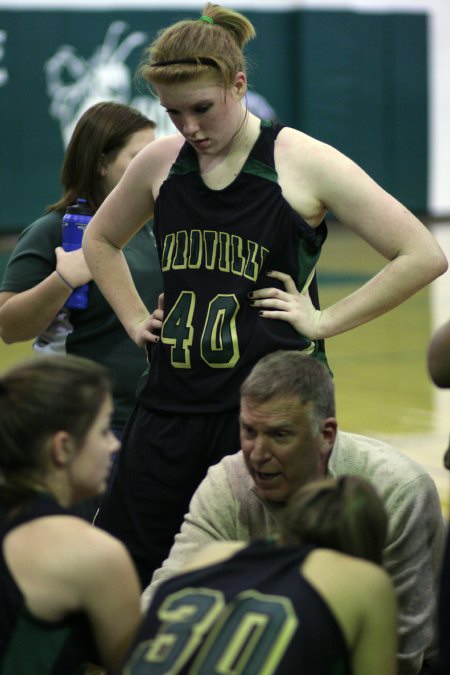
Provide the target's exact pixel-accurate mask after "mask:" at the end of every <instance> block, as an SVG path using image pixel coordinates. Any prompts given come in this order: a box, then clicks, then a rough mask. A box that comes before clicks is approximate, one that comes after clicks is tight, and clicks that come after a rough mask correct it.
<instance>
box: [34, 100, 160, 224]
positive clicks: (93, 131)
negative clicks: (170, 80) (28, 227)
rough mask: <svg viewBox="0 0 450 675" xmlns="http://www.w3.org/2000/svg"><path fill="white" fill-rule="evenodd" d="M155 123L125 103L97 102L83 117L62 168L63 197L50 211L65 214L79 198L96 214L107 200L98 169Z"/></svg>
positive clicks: (70, 143)
mask: <svg viewBox="0 0 450 675" xmlns="http://www.w3.org/2000/svg"><path fill="white" fill-rule="evenodd" d="M155 126H156V125H155V123H154V122H153V121H152V120H150V119H149V118H148V117H145V115H143V114H142V113H141V112H139V110H136V109H135V108H131V107H130V106H128V105H124V104H123V103H116V102H114V101H104V102H102V103H97V104H95V105H93V106H91V107H90V108H88V110H86V112H85V113H84V114H83V115H82V116H81V117H80V119H79V120H78V122H77V124H76V126H75V129H74V131H73V134H72V137H71V139H70V142H69V145H68V146H67V150H66V154H65V157H64V162H63V165H62V168H61V184H62V186H63V189H64V193H63V196H62V197H61V199H59V200H58V201H57V202H56V203H55V204H51V205H50V206H48V207H47V209H48V210H49V211H65V210H66V208H67V207H68V206H69V205H70V204H74V203H75V202H76V201H77V199H78V198H79V197H82V198H84V199H86V200H87V203H88V205H89V206H90V208H91V209H93V210H94V211H96V210H97V209H98V207H99V206H100V204H101V203H102V202H103V200H104V199H105V198H106V196H107V195H106V193H105V189H104V187H103V178H102V176H101V175H100V172H99V167H100V165H101V164H102V162H104V161H105V160H106V162H107V163H109V162H112V161H114V159H115V157H116V156H117V154H118V153H119V151H120V150H121V149H122V148H123V147H124V145H126V143H127V141H128V139H129V137H130V136H131V135H132V134H134V133H136V132H137V131H140V130H141V129H154V128H155Z"/></svg>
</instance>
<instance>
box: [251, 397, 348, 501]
mask: <svg viewBox="0 0 450 675" xmlns="http://www.w3.org/2000/svg"><path fill="white" fill-rule="evenodd" d="M240 429H241V448H242V452H243V454H244V458H245V463H246V465H247V469H248V472H249V473H250V475H251V477H252V478H253V481H254V484H255V490H256V492H257V494H258V495H259V496H260V497H262V498H263V499H266V500H268V501H272V502H285V501H286V500H287V498H288V497H289V496H290V495H291V494H292V493H293V492H294V491H295V490H296V489H297V488H298V487H300V486H301V485H303V484H304V483H307V482H308V481H310V480H313V479H314V478H318V477H320V476H322V475H324V474H325V471H326V464H327V460H328V455H329V453H330V451H331V448H332V447H333V443H334V439H335V436H336V420H335V418H332V417H330V418H326V419H324V420H323V421H322V424H321V428H320V430H319V431H317V432H315V431H313V430H312V429H311V424H310V421H309V417H308V407H307V406H305V405H304V404H302V403H301V402H300V401H299V400H298V399H297V398H296V397H288V396H286V397H279V398H273V399H270V400H269V401H266V402H265V403H254V402H252V400H251V399H249V398H243V399H242V400H241V414H240Z"/></svg>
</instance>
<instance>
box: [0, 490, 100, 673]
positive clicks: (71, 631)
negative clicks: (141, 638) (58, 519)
mask: <svg viewBox="0 0 450 675" xmlns="http://www.w3.org/2000/svg"><path fill="white" fill-rule="evenodd" d="M66 513H67V511H65V510H64V509H63V508H61V507H60V506H59V504H57V502H56V501H55V500H54V499H53V498H52V497H51V496H50V495H47V494H44V493H41V494H39V495H36V497H35V498H34V499H33V500H31V501H30V502H29V503H28V504H27V505H25V506H24V507H23V509H21V511H20V513H18V514H17V515H14V516H11V517H8V518H2V520H1V523H0V541H1V544H2V546H1V549H0V672H1V673H2V675H75V673H77V672H78V669H79V667H80V664H82V663H83V662H86V661H88V660H92V661H93V660H94V659H95V658H96V655H95V649H94V643H93V639H92V636H91V632H90V628H89V625H88V621H87V618H86V617H85V616H84V615H83V614H81V613H76V614H72V615H70V616H68V617H66V618H64V619H62V620H61V621H43V620H41V619H39V618H37V617H35V616H33V614H31V612H30V611H29V610H28V609H27V607H26V605H25V598H24V596H23V595H22V592H21V591H20V589H19V587H18V586H17V584H16V582H15V580H14V577H13V570H10V569H9V567H8V564H7V562H6V560H5V557H4V554H3V541H4V539H5V537H6V536H7V534H8V533H9V532H11V531H12V530H14V529H15V528H16V527H19V526H20V525H22V524H24V523H27V522H30V521H32V520H35V519H36V518H43V517H46V516H52V515H56V516H58V515H64V514H66ZM30 564H31V565H32V564H33V551H30Z"/></svg>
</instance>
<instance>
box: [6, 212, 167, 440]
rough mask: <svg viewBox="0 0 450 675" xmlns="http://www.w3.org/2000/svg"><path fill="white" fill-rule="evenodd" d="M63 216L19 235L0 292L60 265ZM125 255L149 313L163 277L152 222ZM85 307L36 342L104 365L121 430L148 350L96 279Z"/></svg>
mask: <svg viewBox="0 0 450 675" xmlns="http://www.w3.org/2000/svg"><path fill="white" fill-rule="evenodd" d="M61 221H62V214H61V213H59V212H55V211H53V212H51V213H48V214H46V215H45V216H43V217H42V218H39V220H36V221H35V222H34V223H32V224H31V225H29V226H28V227H27V228H26V229H25V230H24V231H23V232H22V233H21V235H20V237H19V240H18V242H17V245H16V247H15V249H14V251H13V252H12V254H11V257H10V259H9V261H8V264H7V266H6V269H5V273H4V276H3V280H2V283H1V286H0V291H8V292H13V293H21V292H23V291H26V290H28V289H29V288H33V287H34V286H36V285H37V284H39V283H40V282H41V281H42V280H43V279H45V278H47V277H48V276H49V275H50V274H51V273H52V272H53V271H54V269H55V267H56V256H55V248H56V247H57V246H60V245H61ZM124 255H125V258H126V260H127V262H128V265H129V267H130V271H131V274H132V277H133V280H134V283H135V284H136V288H137V290H138V293H139V294H140V296H141V298H142V300H143V301H144V303H145V305H146V306H147V308H148V309H149V311H150V312H151V311H153V310H154V309H155V307H157V304H158V295H159V293H161V292H162V279H161V272H160V264H159V258H158V252H157V249H156V244H155V239H154V236H153V230H152V223H147V224H146V225H145V226H144V227H143V228H142V229H141V230H140V231H139V232H138V233H137V234H136V235H135V236H134V237H133V238H132V239H131V240H130V241H129V242H128V244H127V245H126V246H125V248H124ZM89 286H90V288H89V306H88V307H87V309H85V310H68V309H66V308H63V309H62V311H61V312H60V313H59V314H58V316H57V317H55V320H54V322H52V324H51V325H50V326H49V327H48V329H47V330H46V331H45V332H44V333H43V334H42V335H40V336H38V337H37V338H36V340H35V343H34V348H35V350H36V351H37V352H44V353H45V352H47V353H55V352H56V353H61V354H64V353H67V354H76V355H78V356H83V357H85V358H90V359H92V360H94V361H97V362H98V363H101V364H103V365H104V366H106V367H107V368H108V370H109V372H110V375H111V377H112V380H113V394H114V417H113V427H114V428H115V429H121V428H122V427H123V425H124V424H125V422H126V420H127V418H128V416H129V414H130V412H131V410H132V407H133V405H134V403H135V393H136V386H137V383H138V381H139V378H140V376H141V375H142V374H143V372H144V371H145V370H146V368H147V361H146V357H145V352H144V350H143V349H140V348H139V347H137V346H136V344H135V343H134V342H133V341H132V340H131V339H130V337H129V336H128V334H127V332H126V331H125V329H124V328H123V326H122V324H121V323H120V321H119V320H118V318H117V317H116V315H115V314H114V312H113V310H112V309H111V307H110V305H109V304H108V303H107V302H106V300H105V298H104V297H103V295H102V294H101V293H100V291H99V289H98V287H97V286H96V284H95V283H94V282H91V283H90V284H89Z"/></svg>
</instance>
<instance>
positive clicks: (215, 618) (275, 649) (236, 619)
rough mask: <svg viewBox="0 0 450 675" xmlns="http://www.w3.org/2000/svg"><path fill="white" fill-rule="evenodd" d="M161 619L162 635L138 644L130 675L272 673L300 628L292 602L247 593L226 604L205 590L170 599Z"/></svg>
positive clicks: (128, 670) (185, 591)
mask: <svg viewBox="0 0 450 675" xmlns="http://www.w3.org/2000/svg"><path fill="white" fill-rule="evenodd" d="M158 619H159V620H160V622H161V627H160V629H159V631H158V633H157V634H156V636H155V637H154V638H153V639H151V640H145V641H143V642H141V643H140V644H139V645H138V647H137V648H136V649H135V651H134V653H133V655H132V656H131V659H130V661H129V662H128V664H127V666H126V667H125V670H124V673H125V674H126V675H162V674H163V673H165V674H169V673H170V674H175V673H187V672H189V673H190V675H214V674H220V675H255V674H258V675H271V673H273V672H274V671H275V670H276V668H277V666H278V664H279V662H280V661H281V659H282V658H283V655H284V653H285V651H286V648H287V646H288V644H289V643H290V641H291V638H292V635H293V633H294V632H295V630H296V628H297V625H298V620H297V617H296V615H295V612H294V609H293V607H292V605H291V602H290V600H289V599H288V598H285V597H282V596H275V595H263V594H261V593H257V592H256V591H245V592H243V593H240V594H239V595H238V596H236V598H235V599H234V600H233V602H231V603H230V604H229V605H226V603H225V600H224V597H223V594H222V593H221V592H220V591H216V590H212V589H207V588H198V589H194V588H185V589H183V590H181V591H179V592H178V593H173V594H172V595H169V596H168V597H167V598H166V599H165V601H164V602H163V603H162V605H161V607H160V608H159V610H158ZM205 635H206V638H205ZM203 640H204V642H203V644H201V643H202V641H203ZM199 645H201V647H200V649H199ZM196 651H197V652H198V653H197V654H196V656H195V658H194V660H193V663H192V665H191V666H190V668H189V670H184V666H185V665H186V663H187V662H188V661H189V660H190V659H191V658H192V656H193V655H194V654H195V653H196Z"/></svg>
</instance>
